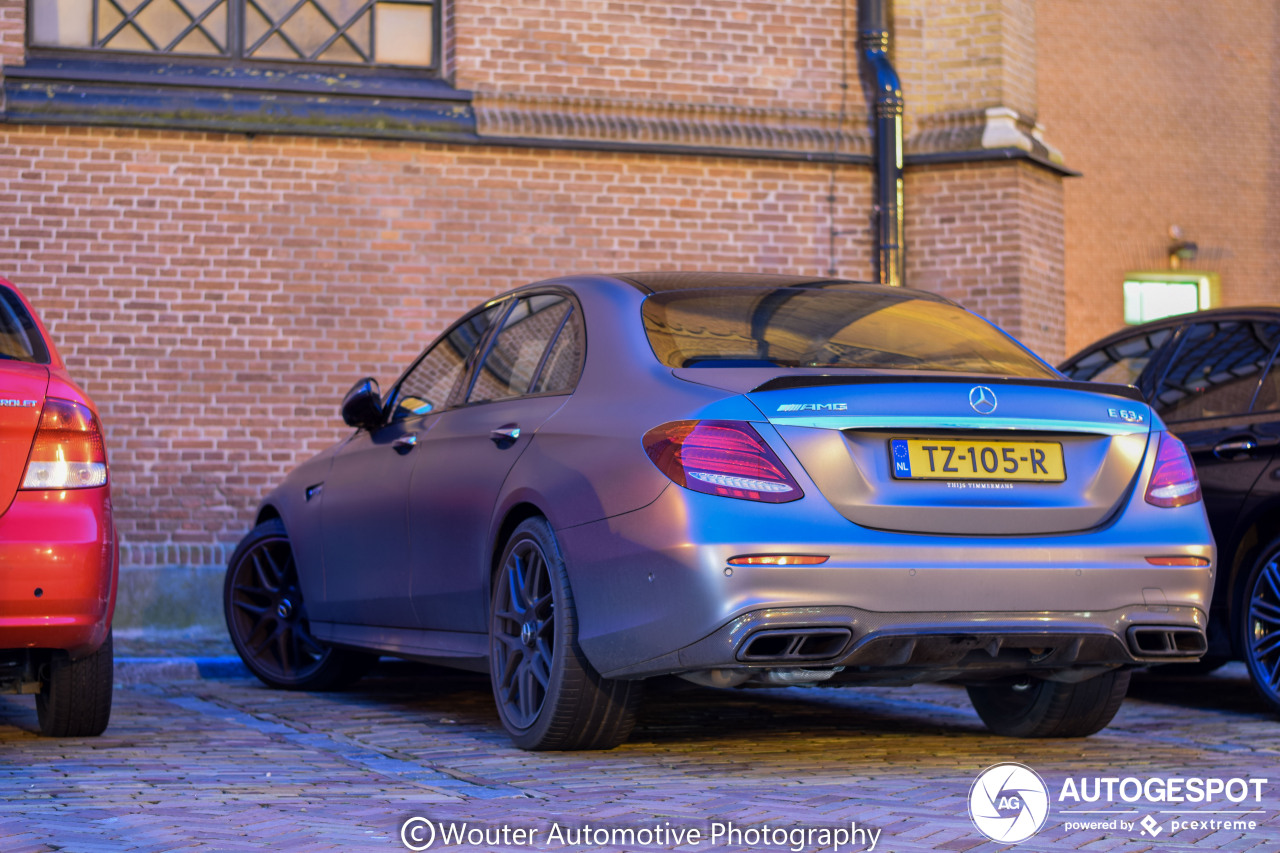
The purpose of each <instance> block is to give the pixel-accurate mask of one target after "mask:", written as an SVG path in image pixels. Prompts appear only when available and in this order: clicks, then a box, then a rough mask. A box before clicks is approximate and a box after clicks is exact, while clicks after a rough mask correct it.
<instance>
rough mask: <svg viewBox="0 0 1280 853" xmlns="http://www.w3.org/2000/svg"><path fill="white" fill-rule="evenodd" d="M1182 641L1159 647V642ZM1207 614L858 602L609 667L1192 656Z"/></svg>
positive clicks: (1012, 662)
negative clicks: (875, 607) (880, 609)
mask: <svg viewBox="0 0 1280 853" xmlns="http://www.w3.org/2000/svg"><path fill="white" fill-rule="evenodd" d="M1166 634H1167V635H1172V636H1174V637H1176V638H1177V639H1178V641H1179V642H1178V644H1176V645H1175V644H1173V643H1166V644H1165V646H1166V647H1165V648H1163V649H1159V650H1157V649H1156V647H1155V644H1154V643H1152V642H1149V640H1150V639H1152V638H1155V637H1158V636H1163V635H1166ZM1204 649H1205V614H1204V613H1203V612H1202V611H1200V610H1198V609H1196V608H1192V607H1174V608H1166V609H1165V611H1164V612H1160V613H1153V612H1150V611H1149V609H1148V608H1146V607H1145V606H1141V607H1128V608H1120V609H1117V610H1112V611H1104V612H1066V613H1064V612H1043V613H1023V612H1013V613H1009V612H1005V613H1000V612H975V613H964V614H957V613H950V612H941V611H940V612H932V613H877V612H873V611H868V610H862V609H859V608H856V607H813V608H794V609H767V610H758V611H754V612H752V613H748V614H745V615H743V616H740V617H738V618H737V619H734V620H733V621H732V622H730V623H729V624H727V625H724V626H723V627H721V628H720V629H719V630H717V631H715V632H714V633H712V634H711V635H709V636H707V637H704V638H703V639H701V640H699V641H697V642H695V643H692V644H691V645H689V646H686V647H685V648H682V649H679V650H677V651H675V652H672V653H670V654H667V655H664V656H662V657H660V658H658V659H653V660H649V661H645V662H643V663H642V664H640V665H638V666H634V667H630V668H623V669H621V670H617V671H614V672H610V673H606V674H607V675H611V676H614V677H620V676H625V677H640V676H644V675H656V674H659V673H662V672H689V671H694V672H696V671H705V670H721V671H724V670H740V669H748V670H750V669H760V668H768V669H774V668H795V667H799V668H805V669H829V668H832V667H841V668H843V670H844V671H843V672H841V673H838V675H839V676H840V679H839V680H863V681H899V682H914V681H939V680H943V679H957V678H959V679H963V678H971V679H982V678H992V677H996V676H1000V675H1012V674H1021V673H1033V674H1036V673H1041V674H1053V673H1061V672H1064V671H1070V670H1091V671H1092V670H1096V669H1097V668H1098V667H1104V668H1110V667H1116V666H1144V665H1148V664H1153V663H1174V662H1189V661H1194V660H1196V659H1197V658H1198V657H1199V656H1200V654H1201V653H1203V651H1204Z"/></svg>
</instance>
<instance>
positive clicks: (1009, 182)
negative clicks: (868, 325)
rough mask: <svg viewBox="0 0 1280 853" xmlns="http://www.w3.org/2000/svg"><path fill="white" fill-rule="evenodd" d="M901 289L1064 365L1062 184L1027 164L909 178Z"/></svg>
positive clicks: (920, 172) (916, 173) (955, 168)
mask: <svg viewBox="0 0 1280 853" xmlns="http://www.w3.org/2000/svg"><path fill="white" fill-rule="evenodd" d="M906 194H907V198H908V199H910V201H911V208H910V215H909V216H908V217H907V220H906V223H907V235H906V239H907V281H908V283H909V284H910V285H911V286H912V287H918V288H921V289H923V290H931V291H934V292H936V293H941V294H943V295H945V296H948V297H950V298H952V299H955V300H957V301H959V302H961V303H962V304H964V305H965V306H966V307H967V308H969V309H971V310H973V311H977V312H978V313H980V314H982V315H983V316H985V317H986V318H987V319H989V320H991V321H992V322H994V323H996V324H998V325H999V326H1001V327H1002V328H1004V329H1005V330H1006V331H1008V332H1009V333H1010V334H1012V335H1014V337H1016V338H1018V339H1019V340H1021V341H1022V342H1023V343H1025V344H1026V345H1027V346H1029V347H1031V348H1032V349H1034V350H1035V351H1036V352H1038V353H1039V354H1040V355H1042V356H1044V357H1045V358H1046V359H1048V360H1049V361H1050V362H1055V361H1057V360H1059V359H1061V358H1062V356H1063V351H1062V341H1063V331H1064V330H1063V293H1062V286H1061V280H1062V251H1063V249H1062V226H1063V220H1062V181H1061V179H1060V178H1058V177H1056V176H1054V175H1051V174H1050V173H1048V172H1046V171H1045V170H1044V169H1041V168H1039V167H1037V166H1032V165H1029V164H1027V163H1022V162H1014V163H973V164H968V165H949V166H930V167H922V168H916V169H911V170H910V171H908V172H907V176H906Z"/></svg>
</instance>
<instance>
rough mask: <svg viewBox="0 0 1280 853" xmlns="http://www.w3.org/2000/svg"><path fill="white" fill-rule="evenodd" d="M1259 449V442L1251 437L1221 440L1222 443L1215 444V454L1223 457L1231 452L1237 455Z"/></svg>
mask: <svg viewBox="0 0 1280 853" xmlns="http://www.w3.org/2000/svg"><path fill="white" fill-rule="evenodd" d="M1257 449H1258V442H1256V441H1254V440H1253V439H1251V438H1240V439H1236V440H1234V441H1224V442H1221V443H1220V444H1216V445H1214V447H1213V455H1214V456H1216V457H1218V458H1219V459H1221V458H1223V456H1224V455H1227V454H1230V455H1231V456H1237V455H1239V454H1242V453H1249V452H1251V451H1254V450H1257Z"/></svg>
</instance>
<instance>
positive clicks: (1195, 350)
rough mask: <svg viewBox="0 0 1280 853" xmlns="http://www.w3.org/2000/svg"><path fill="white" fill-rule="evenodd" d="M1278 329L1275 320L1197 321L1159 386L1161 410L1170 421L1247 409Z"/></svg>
mask: <svg viewBox="0 0 1280 853" xmlns="http://www.w3.org/2000/svg"><path fill="white" fill-rule="evenodd" d="M1278 335H1280V325H1277V324H1275V323H1256V322H1249V321H1245V320H1220V321H1216V322H1204V323H1194V324H1192V325H1191V326H1189V327H1188V328H1187V332H1186V334H1185V335H1184V337H1183V340H1182V341H1181V343H1179V345H1178V352H1177V354H1175V355H1174V357H1173V361H1172V363H1171V364H1170V366H1169V369H1168V371H1166V373H1165V376H1164V378H1163V379H1162V380H1161V382H1160V387H1159V388H1158V389H1157V390H1156V394H1155V408H1156V411H1157V412H1159V413H1160V416H1161V417H1162V418H1164V419H1165V420H1166V421H1168V422H1169V423H1177V422H1179V421H1190V420H1198V419H1200V418H1217V417H1225V416H1228V415H1239V414H1243V413H1244V412H1247V411H1248V410H1249V405H1250V403H1252V402H1253V398H1254V394H1255V392H1256V391H1257V390H1258V383H1259V380H1260V379H1261V377H1262V371H1263V369H1264V368H1265V367H1266V366H1267V362H1268V361H1269V360H1270V358H1271V353H1272V351H1273V350H1274V349H1275V347H1276V341H1277V339H1278Z"/></svg>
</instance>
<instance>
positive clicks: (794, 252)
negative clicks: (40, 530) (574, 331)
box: [0, 127, 871, 565]
mask: <svg viewBox="0 0 1280 853" xmlns="http://www.w3.org/2000/svg"><path fill="white" fill-rule="evenodd" d="M829 178H830V170H829V168H828V167H825V166H821V165H811V164H778V163H773V162H767V161H752V160H739V159H730V160H725V159H714V158H672V157H658V156H653V155H626V154H604V153H600V154H590V153H583V152H546V153H542V152H534V151H526V150H512V149H487V148H485V149H481V148H466V147H456V148H448V147H430V146H422V145H415V144H410V143H376V142H366V141H338V140H317V139H300V138H287V137H286V138H267V137H259V138H256V139H253V140H248V139H245V138H243V137H231V136H218V135H198V134H185V133H161V132H151V131H129V130H118V131H108V130H75V129H66V128H39V129H37V128H30V129H27V128H14V127H10V128H6V129H5V130H4V131H3V132H2V133H0V186H2V187H3V188H4V189H3V190H2V191H0V214H2V215H3V216H5V217H6V219H7V220H8V221H9V222H11V223H13V225H12V226H11V227H9V228H8V229H5V231H4V233H3V236H0V257H4V258H5V259H6V269H5V272H6V273H7V275H8V276H10V277H11V278H12V279H13V280H14V281H15V282H16V283H18V284H19V286H21V287H22V288H23V289H24V290H25V291H26V292H27V293H28V294H29V296H30V297H31V299H32V300H33V302H34V303H35V304H36V306H37V308H38V310H39V311H40V312H41V314H42V316H43V318H44V320H45V322H46V323H47V324H48V325H49V327H50V330H51V333H52V334H53V335H54V337H55V339H56V341H57V343H58V345H59V347H60V349H61V350H62V352H63V355H64V356H65V358H66V359H67V362H68V364H69V365H70V368H71V370H72V372H73V374H74V375H75V376H76V377H78V378H79V380H80V381H81V382H82V383H83V384H84V385H85V387H86V389H87V390H88V391H89V392H90V393H91V394H92V395H93V396H94V398H95V400H96V401H97V402H98V403H99V405H100V406H101V408H102V413H103V420H104V422H105V425H106V429H107V440H108V447H109V450H110V452H111V462H112V476H113V482H114V491H113V494H114V496H115V502H116V506H117V509H118V512H119V520H120V525H121V532H122V534H123V536H124V539H125V542H126V543H127V544H128V546H129V547H128V548H126V554H127V556H128V560H129V561H130V562H133V563H140V564H155V565H163V564H165V563H167V562H170V561H171V560H172V561H176V560H177V559H178V558H179V556H180V554H179V552H178V551H176V550H175V546H179V545H191V546H201V545H207V544H210V543H230V542H233V541H234V540H235V539H237V538H238V537H239V536H240V535H241V534H242V533H243V531H244V530H245V528H246V526H247V524H248V523H249V521H250V518H251V516H250V510H251V508H252V506H253V505H254V504H255V503H256V501H257V500H258V499H259V498H260V497H261V495H262V494H263V493H264V492H265V491H267V490H268V489H269V488H270V487H271V486H273V485H274V484H276V483H277V482H279V480H280V478H281V476H282V475H283V474H284V473H285V472H286V471H287V470H289V469H290V468H291V467H292V466H293V465H294V464H296V463H297V462H298V461H299V460H301V459H302V458H305V457H306V456H308V455H310V454H312V453H314V452H316V451H318V450H320V449H321V448H323V447H325V446H327V445H328V444H329V443H331V442H333V441H334V440H335V439H336V438H337V437H338V436H339V435H341V434H342V432H343V429H342V428H341V424H340V421H339V420H338V417H337V404H338V402H339V400H340V398H341V396H342V394H343V393H344V392H345V391H346V389H347V388H348V387H349V386H350V384H351V383H352V382H353V381H354V380H355V379H357V378H359V377H361V376H363V375H366V374H370V375H373V376H376V377H378V378H379V379H380V380H381V381H382V382H383V383H384V387H385V385H387V384H389V383H390V381H391V380H393V379H394V378H395V376H396V375H397V374H398V372H399V371H400V369H401V368H402V367H403V366H405V364H406V363H407V362H408V360H409V359H410V358H411V357H412V356H413V355H414V354H415V353H416V352H418V351H419V350H420V349H421V348H422V347H423V346H424V345H425V344H426V343H427V342H428V341H429V340H430V338H431V337H432V336H433V335H434V334H435V333H436V332H438V331H439V330H440V329H441V328H442V327H443V326H444V325H445V324H446V323H447V322H448V321H450V320H451V319H453V318H455V317H456V316H457V315H458V314H459V313H461V312H462V311H463V310H465V309H466V308H468V307H470V306H471V305H473V304H475V303H477V302H479V301H480V300H482V299H483V298H485V297H488V296H490V295H493V294H495V293H498V292H501V291H503V290H506V289H508V288H510V287H513V286H516V285H518V284H522V283H525V282H527V281H533V280H536V279H539V278H544V277H547V276H552V275H556V274H561V273H564V272H571V271H593V270H603V271H625V270H633V269H655V268H679V267H686V268H707V269H750V270H762V271H779V272H781V271H796V272H807V273H818V272H825V270H826V268H827V265H828V263H829V258H828V246H827V229H828V221H829V220H828V218H827V217H828V213H827V211H828V207H827V201H826V196H827V192H828V181H829ZM837 189H838V192H839V194H840V196H841V198H842V199H844V201H845V203H846V208H845V211H846V213H849V214H852V213H853V212H854V211H855V210H858V207H857V206H858V205H861V206H862V207H861V213H859V214H858V215H857V217H856V219H857V221H858V222H861V221H863V220H865V218H866V217H865V205H866V200H867V199H869V197H870V186H869V176H868V175H867V174H866V171H865V170H864V169H858V168H854V167H848V168H846V169H842V170H841V171H840V173H839V175H838V181H837ZM851 218H852V217H851ZM842 226H843V227H849V224H848V223H842ZM855 227H856V226H855ZM838 250H839V252H840V257H841V261H840V267H841V271H842V272H843V273H845V274H850V275H855V276H863V277H865V276H867V275H869V273H870V263H871V261H870V236H869V234H868V233H867V232H865V231H861V232H859V233H855V234H851V235H849V236H847V237H846V238H844V239H843V240H842V241H841V242H840V244H839V245H838ZM181 553H182V554H185V555H187V556H188V558H194V557H202V556H203V557H209V558H211V559H212V558H215V557H217V556H218V554H217V553H216V552H208V553H207V554H206V552H204V551H200V550H198V549H190V550H188V551H185V552H181ZM210 555H212V556H210Z"/></svg>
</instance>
